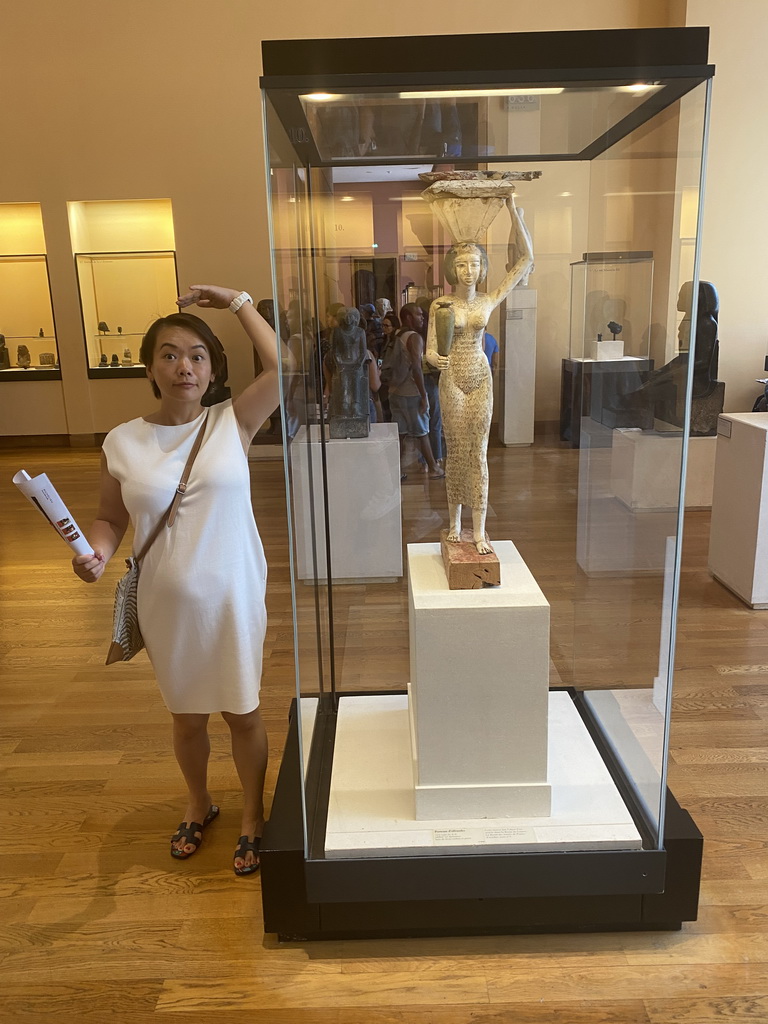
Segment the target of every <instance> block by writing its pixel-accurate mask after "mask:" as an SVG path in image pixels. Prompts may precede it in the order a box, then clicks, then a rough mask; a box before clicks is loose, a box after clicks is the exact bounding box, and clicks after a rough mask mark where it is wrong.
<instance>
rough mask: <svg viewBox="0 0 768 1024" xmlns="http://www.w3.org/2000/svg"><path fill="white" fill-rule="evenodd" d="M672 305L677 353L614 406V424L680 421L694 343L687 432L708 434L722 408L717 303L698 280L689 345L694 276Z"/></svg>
mask: <svg viewBox="0 0 768 1024" xmlns="http://www.w3.org/2000/svg"><path fill="white" fill-rule="evenodd" d="M677 308H678V310H679V311H680V312H682V313H685V314H686V315H685V316H684V317H683V319H682V321H681V323H680V328H679V330H678V342H679V345H680V348H681V352H680V354H679V355H677V356H675V358H674V359H671V360H670V361H669V362H668V363H667V364H666V365H665V366H661V367H659V369H658V370H650V371H648V372H647V373H645V374H643V377H644V380H643V383H642V384H641V385H640V387H639V388H637V389H635V390H633V391H631V392H629V393H628V394H626V395H624V396H623V399H622V400H621V403H620V405H619V406H617V407H616V408H615V409H614V410H612V411H613V413H614V416H615V422H613V423H612V425H613V426H621V427H642V428H643V429H644V430H651V429H653V425H654V420H662V421H663V422H664V423H669V424H672V425H673V426H676V427H682V426H683V415H684V409H685V389H686V383H687V379H688V362H689V359H690V356H691V347H692V349H693V393H692V399H691V429H690V435H691V437H709V436H712V435H714V434H716V433H717V417H718V416H719V415H720V413H721V412H722V411H723V402H724V400H725V384H724V382H723V381H720V380H718V379H717V365H718V355H719V348H720V343H719V340H718V336H717V318H718V314H719V312H720V303H719V299H718V296H717V290H716V288H715V286H714V285H713V284H712V283H711V282H710V281H700V282H699V295H698V302H697V308H696V338H695V344H694V345H693V346H691V345H690V331H691V314H692V310H693V282H692V281H686V282H685V284H684V285H683V287H682V288H681V289H680V294H679V295H678V299H677Z"/></svg>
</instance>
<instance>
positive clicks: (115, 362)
mask: <svg viewBox="0 0 768 1024" xmlns="http://www.w3.org/2000/svg"><path fill="white" fill-rule="evenodd" d="M109 365H110V366H119V365H120V360H119V359H118V358H117V352H113V353H112V362H111V363H110V364H109Z"/></svg>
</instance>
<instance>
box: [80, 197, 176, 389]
mask: <svg viewBox="0 0 768 1024" xmlns="http://www.w3.org/2000/svg"><path fill="white" fill-rule="evenodd" d="M69 221H70V232H71V235H72V247H73V252H74V255H75V266H76V268H77V282H78V289H79V293H80V309H81V313H82V318H83V332H84V335H85V345H86V351H87V355H88V375H89V377H92V378H94V377H95V378H99V377H143V376H144V375H145V368H144V366H143V364H142V363H141V362H140V355H139V349H140V347H141V340H142V338H143V337H144V334H145V332H146V330H147V328H148V327H149V326H150V324H151V323H152V322H153V321H154V320H156V319H157V318H158V317H161V316H167V315H168V314H169V313H172V312H175V311H176V305H175V300H176V297H177V295H178V278H177V274H176V253H175V251H174V235H173V216H172V211H171V203H170V200H164V199H149V200H124V201H113V202H80V203H70V204H69Z"/></svg>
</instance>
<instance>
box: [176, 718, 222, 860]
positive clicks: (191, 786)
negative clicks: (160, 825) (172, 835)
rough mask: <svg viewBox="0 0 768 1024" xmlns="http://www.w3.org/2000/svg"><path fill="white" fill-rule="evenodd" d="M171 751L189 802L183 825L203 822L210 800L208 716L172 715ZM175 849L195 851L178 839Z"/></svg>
mask: <svg viewBox="0 0 768 1024" xmlns="http://www.w3.org/2000/svg"><path fill="white" fill-rule="evenodd" d="M173 752H174V754H175V755H176V760H177V761H178V763H179V768H181V774H182V775H183V776H184V781H185V782H186V783H187V788H188V790H189V803H188V804H187V810H186V812H185V814H184V824H185V825H189V824H191V823H192V822H193V821H197V822H202V821H203V820H204V818H205V816H206V814H207V813H208V811H209V809H210V806H211V803H212V800H211V794H210V793H209V792H208V758H209V756H210V753H211V742H210V740H209V739H208V715H174V716H173ZM174 847H175V848H176V849H177V850H179V851H183V852H184V853H187V854H189V853H192V852H194V849H195V847H194V845H193V844H190V843H185V842H184V841H183V840H179V842H178V843H174Z"/></svg>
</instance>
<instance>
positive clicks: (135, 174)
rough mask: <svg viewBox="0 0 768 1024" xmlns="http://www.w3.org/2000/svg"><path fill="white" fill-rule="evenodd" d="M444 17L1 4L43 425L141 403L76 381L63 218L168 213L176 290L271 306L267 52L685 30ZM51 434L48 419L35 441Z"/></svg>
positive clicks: (122, 411)
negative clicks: (382, 42)
mask: <svg viewBox="0 0 768 1024" xmlns="http://www.w3.org/2000/svg"><path fill="white" fill-rule="evenodd" d="M742 3H743V4H744V6H754V8H755V9H757V6H758V3H759V0H753V2H752V3H751V2H750V0H739V3H738V4H736V5H731V4H728V5H725V6H726V7H727V8H728V9H729V11H730V10H731V9H732V7H733V6H740V5H741V4H742ZM717 6H718V5H717V4H716V3H710V4H706V3H703V2H701V3H696V4H689V8H690V7H700V8H708V7H711V8H713V9H716V8H717ZM439 10H440V15H439V18H437V17H436V14H435V11H436V9H435V7H434V6H427V5H422V6H418V5H416V6H414V5H413V4H411V3H407V2H406V0H393V2H391V3H389V4H387V5H386V6H385V7H384V8H380V9H377V10H376V11H368V12H366V13H367V15H368V17H366V18H365V19H361V7H360V4H359V2H357V0H355V2H354V3H353V2H352V0H339V2H336V3H334V4H333V18H332V19H331V18H330V17H329V13H328V11H329V8H328V6H327V5H322V4H317V3H316V2H315V0H287V2H284V3H282V4H266V3H261V2H256V0H222V2H219V3H217V4H215V5H214V4H212V3H211V2H202V0H163V2H162V3H158V2H157V0H132V2H131V3H129V4H108V3H106V4H105V3H103V2H100V0H98V2H97V0H68V2H67V3H63V4H60V3H55V2H54V0H39V2H35V3H32V4H28V5H22V4H6V5H5V8H4V12H3V25H2V33H1V34H0V67H2V69H3V71H2V73H3V80H4V81H5V82H6V83H13V84H14V88H13V92H12V102H9V101H8V97H9V96H11V93H7V95H6V102H5V103H3V104H2V109H1V110H0V146H1V147H2V154H3V156H2V159H1V160H0V202H40V203H41V204H42V209H43V218H44V227H45V235H46V243H47V249H48V254H49V266H50V275H51V285H52V292H53V301H54V307H55V311H56V323H57V328H58V335H59V338H58V340H59V352H60V359H61V365H62V372H63V380H62V384H61V386H60V391H61V396H62V398H63V405H62V406H60V405H58V404H57V403H53V404H52V405H51V410H54V409H57V410H59V412H58V413H57V414H56V416H55V417H54V418H55V419H56V423H57V424H58V425H59V428H60V430H61V432H68V433H71V434H89V433H93V432H98V431H102V430H106V429H108V428H109V427H111V426H112V425H113V424H114V423H116V422H119V421H120V420H121V419H125V418H127V417H129V416H132V415H140V414H141V413H142V412H144V411H145V409H146V407H147V404H148V403H150V402H151V399H150V397H149V392H148V388H147V386H146V385H145V384H144V382H143V381H119V382H109V381H93V382H89V381H88V379H87V376H86V372H85V354H84V347H83V339H82V326H81V321H80V312H79V308H78V300H77V286H76V281H75V272H74V267H73V261H72V249H71V242H70V237H69V230H68V222H67V212H66V203H67V202H69V201H74V200H96V199H136V198H168V199H170V200H171V202H172V204H173V213H174V222H175V230H176V245H177V250H178V265H179V278H180V281H181V283H182V286H183V285H184V284H187V283H191V282H193V281H199V280H213V281H219V282H222V283H226V284H231V285H233V286H242V287H246V288H248V289H249V290H250V291H251V292H252V293H253V294H254V297H256V298H258V297H259V296H261V295H266V294H268V293H269V290H270V283H269V277H270V275H269V267H268V260H267V221H266V203H265V174H264V166H263V162H264V157H263V151H262V146H261V111H260V97H259V89H258V78H259V73H260V42H261V39H262V38H290V37H304V38H312V37H326V36H337V37H339V38H343V37H346V36H349V35H370V36H381V35H398V34H402V33H405V32H408V33H410V34H413V35H420V34H430V33H433V32H455V33H462V32H469V31H477V30H478V28H480V29H481V30H487V31H533V30H552V29H589V28H631V27H654V26H665V25H675V24H682V23H683V22H682V20H681V19H682V17H683V16H684V7H683V4H682V3H680V2H665V0H583V2H582V3H581V4H574V3H573V2H572V0H540V2H539V3H537V4H531V5H514V6H513V5H511V4H510V3H509V0H486V2H485V4H484V5H483V21H482V25H478V23H477V8H476V7H473V6H472V5H468V4H466V3H465V2H463V0H462V2H459V0H448V2H444V3H442V4H441V6H440V8H439ZM712 16H713V17H714V13H713V15H712ZM708 17H709V15H704V16H703V17H702V18H699V19H698V20H699V21H706V20H708ZM725 17H726V15H725V12H722V15H720V14H718V21H721V20H724V18H725ZM695 20H696V19H694V21H695ZM694 21H691V19H690V17H689V22H690V23H694ZM331 26H333V27H331ZM715 56H716V57H717V53H716V52H715ZM738 56H739V55H738V54H737V53H736V52H733V59H734V60H735V59H738ZM723 58H724V59H731V51H730V50H729V51H728V52H727V53H725V54H723ZM725 116H726V118H728V111H727V110H726V111H725ZM750 142H754V139H751V140H750ZM739 186H740V188H742V187H743V178H742V177H741V176H740V178H739ZM712 276H713V279H716V278H715V275H714V274H713V275H712ZM724 300H725V296H724ZM729 301H730V296H729ZM731 308H733V306H732V307H731ZM210 319H211V322H212V323H213V324H214V325H215V328H216V329H217V330H218V331H219V333H220V334H221V337H222V340H223V341H224V343H225V345H226V346H227V349H228V351H229V353H230V367H231V381H232V383H233V386H234V387H235V389H237V388H238V387H240V386H242V385H243V384H244V383H245V381H246V380H247V377H248V373H249V371H250V369H251V366H252V360H251V354H250V352H249V351H248V350H247V346H246V345H245V344H244V341H243V339H242V338H241V337H240V335H239V333H238V330H237V325H236V324H235V323H234V321H233V320H232V319H231V318H228V317H226V316H224V315H222V314H220V315H218V316H213V315H211V316H210ZM747 362H748V360H747ZM750 365H751V364H750ZM757 369H759V367H757ZM750 373H752V371H751V370H750ZM23 387H25V385H24V384H4V385H3V388H4V389H9V390H8V397H9V400H7V401H3V402H2V403H0V433H3V432H6V433H17V432H26V431H28V432H30V433H32V432H36V431H35V429H34V427H35V425H34V420H35V402H36V401H37V399H35V400H34V401H33V402H30V401H29V398H31V397H32V392H31V391H30V392H26V395H27V396H28V397H27V399H25V398H24V397H23V396H20V395H19V396H17V395H16V392H17V391H18V390H19V388H23ZM54 387H57V388H58V387H59V385H54ZM11 389H13V399H12V400H11ZM11 410H14V411H13V416H12V419H13V422H12V424H10V425H9V423H8V420H9V417H10V416H11V412H10V411H11ZM50 423H51V416H50V415H49V416H48V420H47V424H46V426H47V428H48V429H50Z"/></svg>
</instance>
